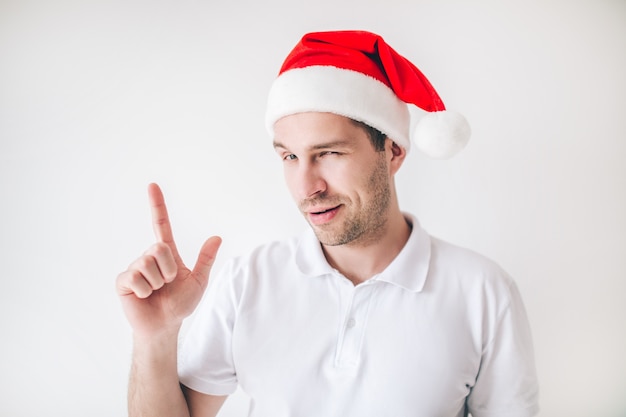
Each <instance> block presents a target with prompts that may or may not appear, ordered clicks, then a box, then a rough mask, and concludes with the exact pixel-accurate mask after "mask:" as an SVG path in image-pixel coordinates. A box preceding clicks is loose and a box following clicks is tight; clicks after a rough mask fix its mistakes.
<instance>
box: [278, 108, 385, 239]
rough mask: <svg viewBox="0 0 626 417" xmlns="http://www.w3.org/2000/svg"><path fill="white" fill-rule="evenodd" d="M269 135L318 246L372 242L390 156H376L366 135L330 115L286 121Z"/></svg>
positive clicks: (381, 220) (380, 222)
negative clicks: (273, 136)
mask: <svg viewBox="0 0 626 417" xmlns="http://www.w3.org/2000/svg"><path fill="white" fill-rule="evenodd" d="M274 132H275V141H274V147H275V150H276V153H277V154H278V156H279V157H280V158H281V159H282V162H283V166H284V174H285V180H286V182H287V187H288V188H289V191H290V192H291V195H292V197H293V198H294V200H295V201H296V203H297V204H298V208H299V209H300V211H301V212H302V214H303V215H304V217H305V218H306V220H307V221H308V222H309V224H310V225H311V227H312V228H313V230H314V232H315V234H316V235H317V238H318V239H319V240H320V242H321V243H323V244H324V245H329V246H336V245H345V244H368V243H370V242H372V241H374V240H376V239H377V238H378V237H379V236H380V235H381V234H382V232H383V229H384V225H385V222H386V221H387V214H388V208H389V205H390V201H391V173H390V170H389V163H388V159H387V156H388V154H389V152H388V151H381V152H377V151H376V150H375V149H374V146H373V145H372V143H371V141H370V138H369V136H368V133H367V132H366V131H365V129H363V128H362V127H360V126H358V125H357V124H356V123H354V122H353V121H351V120H350V119H348V118H345V117H342V116H338V115H335V114H331V113H317V112H310V113H298V114H294V115H290V116H286V117H284V118H282V119H280V120H279V121H278V122H276V124H275V125H274Z"/></svg>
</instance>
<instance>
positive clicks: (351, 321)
mask: <svg viewBox="0 0 626 417" xmlns="http://www.w3.org/2000/svg"><path fill="white" fill-rule="evenodd" d="M355 325H356V320H355V319H350V320H348V322H347V323H346V326H347V327H348V329H351V328H353V327H354V326H355Z"/></svg>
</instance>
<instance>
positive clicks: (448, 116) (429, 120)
mask: <svg viewBox="0 0 626 417" xmlns="http://www.w3.org/2000/svg"><path fill="white" fill-rule="evenodd" d="M413 133H414V135H413V140H414V141H415V144H416V145H417V147H418V149H420V150H421V151H422V152H424V153H425V154H426V155H428V156H429V157H431V158H436V159H446V158H450V157H452V156H454V155H455V154H456V153H458V152H459V151H460V150H461V149H463V148H464V147H465V145H467V142H468V141H469V138H470V135H471V129H470V126H469V123H467V120H465V117H463V116H462V115H461V114H460V113H457V112H454V111H449V110H445V111H439V112H432V113H427V114H426V115H425V116H423V117H422V119H421V120H420V121H419V122H418V123H417V126H416V127H415V131H414V132H413Z"/></svg>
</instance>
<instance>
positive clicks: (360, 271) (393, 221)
mask: <svg viewBox="0 0 626 417" xmlns="http://www.w3.org/2000/svg"><path fill="white" fill-rule="evenodd" d="M411 228H412V225H411V224H409V223H408V222H407V220H406V219H405V218H404V216H403V215H402V213H401V212H400V211H397V212H396V213H395V214H394V215H393V216H390V218H389V221H388V222H387V223H386V224H385V226H384V230H383V233H382V234H381V235H380V236H378V238H377V239H375V240H369V241H367V242H358V241H357V242H354V243H350V244H346V245H340V246H325V245H322V249H323V250H324V255H325V256H326V259H327V260H328V263H329V264H330V265H331V266H332V267H333V268H335V269H336V270H338V271H339V272H341V273H342V274H343V275H344V276H345V277H346V278H347V279H349V280H350V281H352V283H353V284H354V285H358V284H360V283H362V282H364V281H367V280H368V279H370V278H372V277H373V276H374V275H376V274H378V273H380V272H382V271H383V270H384V269H385V268H386V267H387V266H388V265H389V264H390V263H391V262H392V261H393V260H394V259H395V257H396V256H397V255H398V253H400V251H401V250H402V248H403V247H404V245H405V244H406V242H407V240H409V236H410V235H411Z"/></svg>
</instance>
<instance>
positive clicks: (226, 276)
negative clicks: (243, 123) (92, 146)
mask: <svg viewBox="0 0 626 417" xmlns="http://www.w3.org/2000/svg"><path fill="white" fill-rule="evenodd" d="M411 104H413V105H416V106H418V107H420V108H422V109H423V110H426V111H427V112H429V113H430V114H428V115H426V116H425V117H424V118H423V120H421V121H420V123H419V124H418V126H417V132H416V135H417V137H416V138H415V140H416V142H417V143H418V146H420V149H422V150H424V151H426V152H427V153H429V154H430V155H431V156H433V157H444V156H448V155H449V154H450V153H451V152H454V151H458V150H459V149H460V148H462V147H463V146H464V144H465V142H466V141H467V136H468V134H469V128H468V126H467V124H466V123H465V121H464V119H463V118H462V117H460V116H458V115H454V114H451V113H450V112H448V111H446V110H445V107H444V106H443V103H442V102H441V100H440V98H439V97H438V95H437V94H436V92H435V91H434V89H433V88H432V86H431V85H430V83H429V82H428V80H426V78H425V77H424V76H423V75H422V74H421V73H420V71H419V70H418V69H417V68H416V67H415V66H414V65H413V64H411V63H410V62H409V61H408V60H406V59H405V58H404V57H402V56H400V55H399V54H397V52H395V51H394V50H393V49H392V48H390V47H389V46H388V45H387V44H386V43H385V41H384V40H383V39H382V38H381V37H380V36H378V35H375V34H372V33H368V32H359V31H356V32H353V31H345V32H324V33H313V34H307V35H305V36H304V37H303V38H302V40H301V41H300V42H299V43H298V44H297V45H296V47H295V48H294V50H293V51H292V52H291V53H290V54H289V56H288V57H287V59H286V60H285V63H284V64H283V67H282V69H281V71H280V73H279V76H278V78H277V80H276V81H275V83H274V85H273V86H272V89H271V91H270V96H269V100H268V110H267V118H266V120H267V127H268V130H269V131H270V133H271V135H272V136H273V140H274V148H275V150H276V153H277V154H278V156H279V157H280V159H281V161H282V164H283V166H284V173H285V179H286V181H287V185H288V188H289V190H290V192H291V194H292V197H293V198H294V201H295V202H296V203H297V205H298V208H299V210H300V211H301V212H302V214H303V215H304V217H305V219H306V220H307V222H308V223H309V225H310V230H309V231H308V232H307V233H305V234H304V235H303V236H301V237H299V238H293V239H290V240H287V241H284V242H272V243H269V244H267V245H264V246H261V247H259V248H258V249H256V250H255V251H253V252H252V253H250V254H248V255H246V256H242V257H238V258H236V259H233V260H231V261H229V262H228V263H226V265H225V266H224V268H223V270H222V272H221V274H220V275H218V276H217V277H215V278H214V279H215V282H214V284H213V285H212V286H211V289H210V290H209V292H208V294H207V297H206V298H205V299H204V301H203V302H202V303H201V304H200V305H199V307H198V311H197V314H196V315H195V320H194V321H193V323H191V325H190V327H189V331H188V334H187V335H186V337H185V338H184V340H182V341H181V342H180V344H179V340H178V337H179V330H180V328H181V325H182V322H183V319H184V318H185V317H187V316H188V315H189V314H190V313H191V312H193V311H194V310H195V309H196V306H198V304H199V301H200V299H201V297H202V295H203V292H204V290H205V288H206V287H207V284H208V275H209V271H210V269H211V266H212V264H213V261H214V259H215V256H216V253H217V250H218V247H219V244H220V239H219V238H218V237H212V238H210V239H209V240H207V241H206V243H205V244H204V245H203V247H202V249H201V250H200V255H199V257H198V260H197V263H196V265H195V267H194V268H193V269H192V270H190V269H188V268H187V267H186V266H185V265H184V263H183V262H182V260H181V258H180V256H179V254H178V252H177V250H176V245H175V242H174V239H173V235H172V230H171V227H170V223H169V220H168V216H167V211H166V207H165V202H164V199H163V195H162V193H161V191H160V189H159V188H158V186H156V185H155V184H152V185H150V187H149V196H150V202H151V207H152V216H153V224H154V229H155V234H156V238H157V243H156V244H155V245H154V246H152V247H151V248H150V249H149V250H148V251H147V252H146V253H145V254H144V255H143V256H141V257H140V258H139V259H138V260H137V261H135V262H134V263H133V264H131V266H130V267H129V269H128V270H127V271H125V272H123V273H122V274H120V275H119V277H118V280H117V290H118V293H119V295H120V297H121V300H122V304H123V308H124V310H125V312H126V315H127V317H128V320H129V322H130V324H131V326H132V329H133V334H134V354H133V365H132V370H131V380H130V387H129V408H130V415H131V416H151V415H154V416H164V415H167V416H187V415H191V416H194V417H196V416H203V417H204V416H214V415H216V414H217V412H218V410H219V408H220V407H221V405H222V404H223V402H224V400H225V399H226V397H227V396H228V395H229V394H231V393H232V392H234V390H235V389H236V388H237V386H241V387H242V389H243V390H244V391H245V392H246V393H247V394H248V395H249V396H250V398H251V403H250V415H251V416H272V417H277V416H309V415H319V416H342V417H345V416H359V417H363V416H450V417H455V416H463V415H467V413H471V414H472V415H473V416H474V417H481V416H486V417H491V416H499V417H500V416H516V417H517V416H519V417H522V416H532V415H534V414H536V412H537V411H538V405H537V391H538V390H537V381H536V375H535V368H534V359H533V351H532V345H531V340H530V339H531V337H530V331H529V328H528V323H527V319H526V314H525V311H524V307H523V304H522V301H521V299H520V296H519V292H518V291H517V288H516V286H515V283H514V282H513V281H512V279H511V278H510V277H509V276H508V275H507V274H506V273H505V272H504V271H503V270H502V269H500V268H499V267H498V266H497V265H495V264H494V263H493V262H491V261H490V260H488V259H485V258H484V257H482V256H480V255H478V254H475V253H473V252H471V251H468V250H465V249H462V248H458V247H455V246H453V245H450V244H448V243H445V242H443V241H441V240H439V239H436V238H433V237H431V236H429V235H428V234H427V233H426V232H425V231H424V230H423V229H422V228H421V227H420V225H419V223H418V221H417V219H416V218H415V217H414V216H412V215H411V214H409V213H403V212H402V211H401V210H400V207H399V204H398V197H397V193H396V188H395V185H394V175H395V173H396V172H397V171H398V170H399V169H400V167H401V166H402V164H403V162H404V159H405V156H406V154H407V151H408V150H409V148H410V135H409V112H408V105H411Z"/></svg>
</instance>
